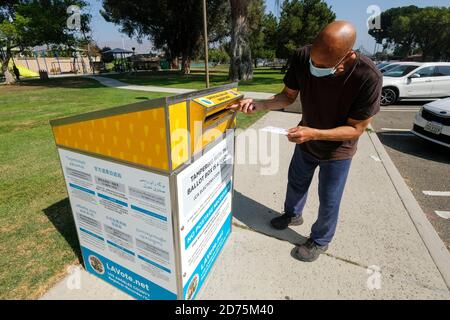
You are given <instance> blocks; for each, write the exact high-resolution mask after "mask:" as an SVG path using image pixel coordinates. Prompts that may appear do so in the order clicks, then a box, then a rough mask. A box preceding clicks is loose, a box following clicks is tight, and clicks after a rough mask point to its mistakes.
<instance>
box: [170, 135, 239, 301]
mask: <svg viewBox="0 0 450 320" xmlns="http://www.w3.org/2000/svg"><path fill="white" fill-rule="evenodd" d="M233 155H234V137H233V135H229V136H227V138H225V139H224V140H223V141H221V142H220V143H218V144H217V145H216V146H214V147H213V148H212V149H211V150H209V151H208V152H206V153H205V154H204V155H203V156H202V157H201V158H200V159H199V160H198V161H196V162H194V163H193V164H192V165H191V166H189V167H188V168H187V169H186V170H184V171H183V172H181V173H180V174H178V176H177V188H178V190H177V192H178V206H179V215H180V226H181V234H180V242H181V269H182V274H183V296H184V299H186V300H192V299H194V298H195V296H196V295H197V293H198V290H199V289H200V287H201V286H202V284H203V282H204V280H205V278H206V277H207V275H208V273H209V271H210V270H211V267H212V265H213V263H214V262H215V260H216V258H217V256H218V254H219V253H220V251H221V250H222V248H223V246H224V244H225V242H226V240H227V239H228V236H229V234H230V232H231V220H232V212H231V210H232V208H231V204H232V189H233V187H232V183H233V181H232V178H233V163H232V161H233V158H234V156H233Z"/></svg>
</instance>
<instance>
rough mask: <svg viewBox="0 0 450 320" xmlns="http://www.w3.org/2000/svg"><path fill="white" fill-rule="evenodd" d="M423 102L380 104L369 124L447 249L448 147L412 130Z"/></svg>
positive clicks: (449, 236)
mask: <svg viewBox="0 0 450 320" xmlns="http://www.w3.org/2000/svg"><path fill="white" fill-rule="evenodd" d="M425 103H427V102H426V101H424V102H417V101H416V102H400V103H398V104H397V105H393V106H388V107H383V108H382V111H381V112H380V114H379V115H377V117H376V118H375V120H374V122H373V124H372V126H373V128H374V130H375V131H376V132H377V134H378V136H379V138H380V140H381V142H382V143H383V145H384V146H385V148H386V151H387V152H388V154H389V156H390V157H391V159H392V161H393V162H394V164H395V166H396V167H397V169H398V170H399V172H400V174H401V175H402V177H403V178H404V180H405V182H406V183H407V185H408V186H409V187H410V189H411V191H412V192H413V195H414V197H415V198H416V199H417V201H418V202H419V204H420V206H421V207H422V210H423V211H424V212H425V214H426V216H427V218H428V220H429V221H430V222H431V224H432V225H433V227H434V228H435V229H436V231H437V232H438V234H439V236H440V237H441V239H442V240H443V241H444V243H445V245H446V247H447V249H449V250H450V220H449V219H445V213H447V212H449V211H450V197H449V196H446V195H445V192H450V166H449V164H450V149H448V148H445V147H443V146H440V145H437V144H433V143H431V142H429V141H427V140H424V139H421V138H419V137H416V136H414V135H413V134H412V133H411V129H412V127H413V122H414V117H415V116H416V114H417V113H418V112H419V110H420V108H421V107H422V106H423V105H424V104H425ZM443 192H444V195H442V193H443ZM443 213H444V214H443ZM443 215H444V217H442V216H443Z"/></svg>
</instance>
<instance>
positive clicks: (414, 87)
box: [406, 66, 436, 98]
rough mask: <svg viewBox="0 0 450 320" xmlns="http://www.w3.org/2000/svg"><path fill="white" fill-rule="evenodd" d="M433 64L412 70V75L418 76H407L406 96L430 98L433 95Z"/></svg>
mask: <svg viewBox="0 0 450 320" xmlns="http://www.w3.org/2000/svg"><path fill="white" fill-rule="evenodd" d="M435 69H436V67H435V66H429V67H423V68H419V69H417V70H416V71H415V72H414V75H419V77H418V78H415V77H411V75H410V77H409V78H408V80H407V81H408V82H407V86H406V90H407V93H408V97H416V98H430V97H432V96H433V77H434V75H435Z"/></svg>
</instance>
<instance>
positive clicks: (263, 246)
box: [43, 112, 450, 300]
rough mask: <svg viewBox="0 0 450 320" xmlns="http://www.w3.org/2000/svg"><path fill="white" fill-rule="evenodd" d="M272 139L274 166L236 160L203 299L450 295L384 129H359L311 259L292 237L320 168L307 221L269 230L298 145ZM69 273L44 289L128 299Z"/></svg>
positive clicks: (281, 118)
mask: <svg viewBox="0 0 450 320" xmlns="http://www.w3.org/2000/svg"><path fill="white" fill-rule="evenodd" d="M298 122H299V115H297V114H289V113H282V112H270V113H268V114H267V115H265V116H264V117H263V118H262V119H260V120H259V121H258V122H256V123H255V124H254V125H253V126H252V127H250V130H252V129H255V130H259V129H261V128H263V127H266V126H269V125H270V126H278V127H284V128H290V127H294V126H296V125H297V124H298ZM243 135H245V133H243V134H242V135H241V136H239V137H238V138H237V150H238V152H241V153H242V152H245V151H244V150H246V148H244V146H245V144H244V140H245V139H242V138H243V137H244V136H243ZM274 139H280V143H279V154H272V158H271V159H272V161H274V160H276V161H278V162H279V170H278V173H277V174H275V175H269V176H263V175H261V168H264V165H258V164H255V165H250V164H248V163H247V164H238V165H237V166H236V171H235V198H234V201H235V202H234V211H233V212H234V215H235V218H234V229H233V233H232V235H231V237H230V240H229V242H228V244H227V245H226V247H225V249H224V251H223V253H222V254H221V256H220V257H219V258H218V260H217V262H216V264H215V267H214V268H213V270H212V272H211V274H210V276H209V279H208V281H207V282H206V284H205V286H204V287H203V288H202V290H201V291H200V293H199V296H198V299H207V300H208V299H219V300H222V299H238V300H241V299H242V300H245V299H258V300H259V299H430V300H431V299H433V300H434V299H450V293H449V289H448V287H447V284H446V282H445V280H444V278H443V276H442V273H445V272H448V271H449V270H443V269H442V264H441V270H439V269H438V268H437V267H436V263H435V261H433V258H432V256H431V255H430V253H429V250H430V249H429V248H427V247H426V246H425V244H424V241H423V240H422V237H421V236H420V235H419V233H418V231H417V230H418V229H417V228H416V226H415V225H414V223H413V221H412V219H411V217H410V213H409V212H408V211H407V209H406V207H405V205H404V204H403V201H402V199H401V198H400V196H399V192H398V190H397V189H396V187H395V185H394V183H393V181H392V180H391V178H390V175H389V171H388V168H387V167H386V164H385V162H384V161H383V160H382V159H383V157H380V153H379V149H377V148H379V146H376V143H375V144H374V142H373V141H374V139H378V138H377V137H376V136H375V135H374V134H369V133H366V134H364V136H363V137H362V138H361V141H360V145H359V152H358V154H357V156H356V157H355V159H354V162H353V166H352V170H351V173H350V177H349V181H348V185H347V189H346V193H345V196H344V199H343V203H342V211H341V218H340V224H339V227H338V232H337V235H336V238H335V241H334V242H333V244H332V246H331V247H330V250H329V252H328V253H327V254H326V255H323V256H322V257H321V258H320V259H319V260H318V261H317V262H315V263H312V264H306V263H301V262H299V261H297V260H294V259H293V258H292V257H291V255H290V252H291V250H292V249H293V248H294V244H296V243H301V242H303V241H304V240H305V238H304V237H305V236H308V235H309V231H310V228H311V225H312V224H313V222H314V221H315V219H316V217H317V209H318V205H319V203H318V197H317V193H318V190H317V175H316V177H315V178H314V182H313V184H312V188H311V191H310V198H309V201H308V204H307V206H306V209H305V212H304V218H305V225H304V226H300V227H295V228H290V229H288V230H287V231H283V232H278V231H274V230H272V229H271V228H270V227H269V221H270V219H272V218H273V217H275V216H276V215H277V214H279V213H280V211H281V210H282V208H283V202H284V196H285V190H286V183H287V171H288V166H289V162H290V159H291V155H292V153H293V150H294V145H293V144H291V143H289V142H288V141H287V140H286V139H285V138H284V137H278V136H275V137H274ZM258 152H259V151H258ZM436 245H437V246H439V245H440V244H439V243H437V244H436ZM446 254H447V255H446V256H445V257H444V259H447V258H448V257H449V254H448V251H447V252H446ZM441 262H442V261H441ZM444 268H445V266H444ZM447 268H450V265H447ZM68 283H69V284H70V278H66V279H64V280H62V281H61V282H60V283H59V284H57V285H56V286H55V287H54V288H53V289H51V290H50V291H49V292H48V293H47V294H45V295H44V297H43V299H129V297H128V296H127V295H125V294H123V293H121V292H119V291H118V290H116V289H114V288H113V287H111V286H109V285H108V284H105V283H103V282H102V281H100V280H97V279H96V278H94V277H92V276H90V275H87V274H86V273H85V272H84V271H82V272H81V287H80V289H73V288H72V290H70V289H69V288H68V286H67V284H68ZM69 287H70V286H69Z"/></svg>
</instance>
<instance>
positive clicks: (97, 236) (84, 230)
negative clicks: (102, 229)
mask: <svg viewBox="0 0 450 320" xmlns="http://www.w3.org/2000/svg"><path fill="white" fill-rule="evenodd" d="M80 230H81V232H84V233H86V234H88V235H90V236H91V237H94V238H97V239H98V240H101V241H105V239H103V238H102V237H100V236H99V235H98V234H95V233H93V232H90V231H89V230H86V229H84V228H80Z"/></svg>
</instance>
